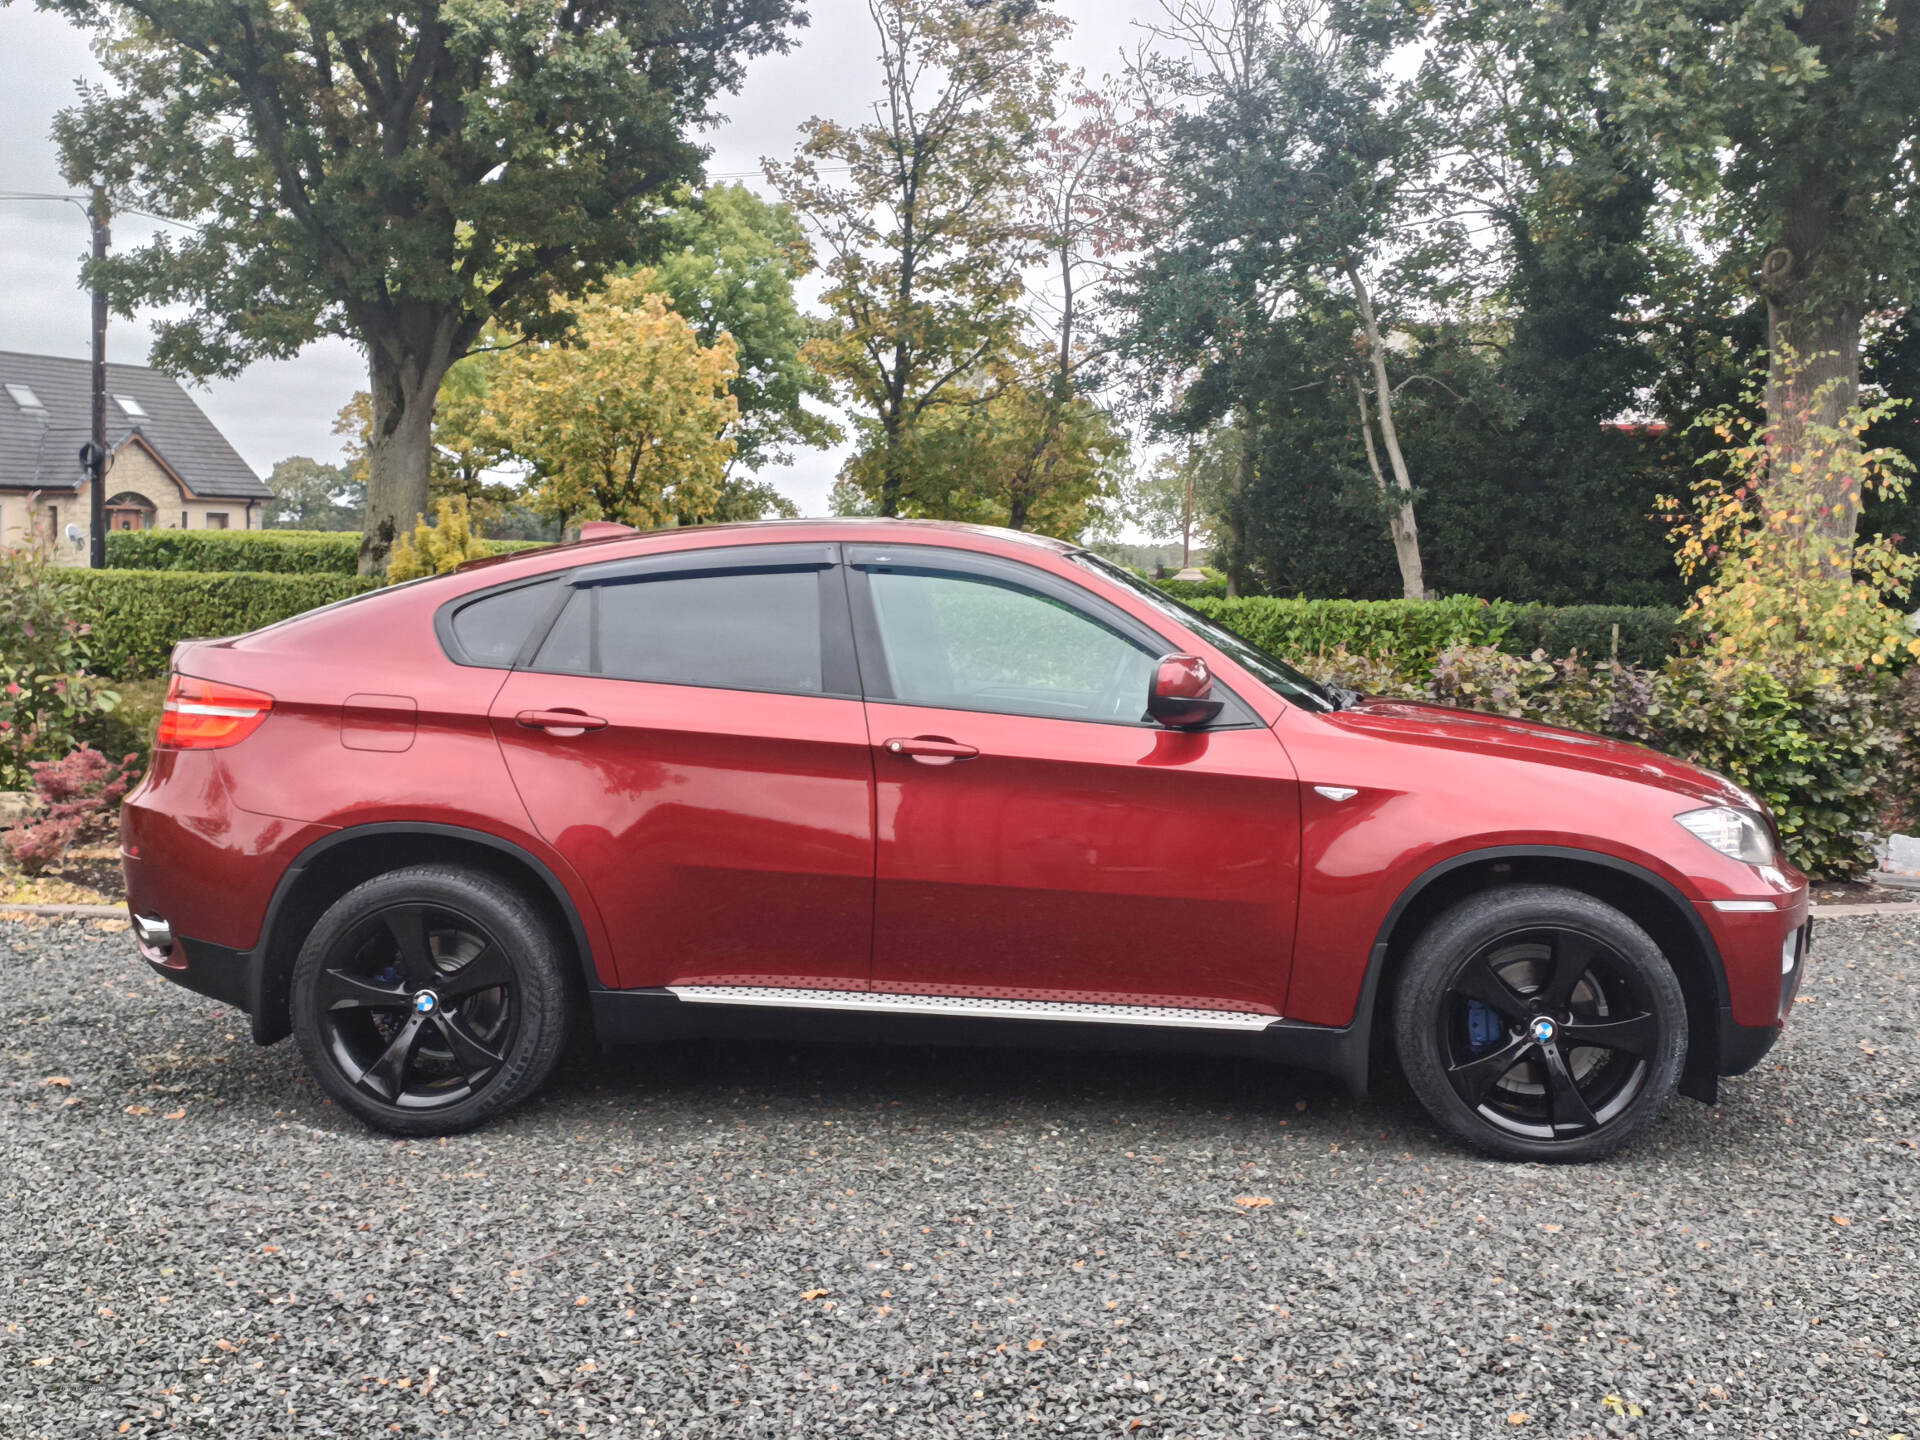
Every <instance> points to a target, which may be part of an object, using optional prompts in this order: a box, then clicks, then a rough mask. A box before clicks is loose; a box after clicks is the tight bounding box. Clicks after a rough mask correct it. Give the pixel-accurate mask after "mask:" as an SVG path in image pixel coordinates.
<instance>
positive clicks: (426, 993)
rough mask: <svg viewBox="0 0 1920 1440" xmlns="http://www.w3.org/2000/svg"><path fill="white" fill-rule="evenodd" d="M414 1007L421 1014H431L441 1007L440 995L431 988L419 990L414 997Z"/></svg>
mask: <svg viewBox="0 0 1920 1440" xmlns="http://www.w3.org/2000/svg"><path fill="white" fill-rule="evenodd" d="M413 1008H414V1010H415V1011H417V1012H418V1013H419V1014H422V1015H431V1014H432V1013H433V1012H434V1011H435V1010H437V1009H439V1008H440V997H439V996H438V995H436V994H434V993H433V991H431V990H421V991H417V992H416V993H415V994H414V997H413Z"/></svg>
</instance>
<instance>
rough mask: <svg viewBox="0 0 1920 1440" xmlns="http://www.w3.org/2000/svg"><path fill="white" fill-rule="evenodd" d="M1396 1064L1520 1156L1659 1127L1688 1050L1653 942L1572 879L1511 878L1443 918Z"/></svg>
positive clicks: (1596, 1150)
mask: <svg viewBox="0 0 1920 1440" xmlns="http://www.w3.org/2000/svg"><path fill="white" fill-rule="evenodd" d="M1394 1034H1395V1043H1396V1045H1397V1047H1398V1049H1399V1054H1400V1064H1401V1067H1402V1069H1404V1071H1405V1072H1406V1076H1407V1079H1408V1081H1409V1083H1410V1084H1411V1085H1412V1086H1413V1090H1414V1093H1415V1094H1416V1095H1418V1096H1419V1097H1420V1103H1421V1104H1423V1105H1424V1106H1426V1108H1427V1110H1428V1112H1429V1113H1430V1114H1431V1115H1432V1116H1433V1117H1434V1119H1436V1120H1438V1121H1439V1122H1440V1123H1441V1125H1443V1126H1445V1127H1446V1128H1447V1129H1448V1130H1449V1131H1451V1132H1452V1133H1453V1134H1455V1135H1457V1136H1459V1137H1460V1138H1461V1139H1463V1140H1465V1141H1467V1142H1468V1143H1469V1144H1471V1145H1475V1146H1478V1147H1479V1148H1481V1149H1483V1150H1487V1151H1489V1152H1491V1153H1493V1154H1495V1155H1498V1156H1501V1157H1502V1158H1505V1159H1512V1160H1597V1159H1599V1158H1601V1157H1602V1156H1605V1155H1609V1154H1612V1153H1613V1152H1614V1151H1615V1150H1617V1149H1619V1148H1620V1146H1622V1145H1624V1144H1626V1143H1627V1142H1628V1141H1629V1140H1631V1139H1632V1138H1633V1137H1634V1136H1636V1135H1638V1134H1639V1133H1640V1132H1641V1131H1642V1130H1644V1129H1646V1127H1647V1126H1648V1125H1650V1124H1651V1123H1652V1122H1653V1119H1654V1117H1655V1116H1656V1115H1658V1114H1659V1113H1660V1110H1661V1109H1662V1107H1664V1106H1665V1105H1666V1103H1667V1101H1668V1100H1669V1099H1670V1098H1672V1095H1673V1091H1674V1087H1675V1086H1676V1085H1677V1084H1678V1082H1679V1078H1680V1067H1681V1063H1682V1061H1683V1060H1684V1059H1685V1058H1686V1053H1687V1008H1686V1000H1685V997H1684V996H1683V995H1682V994H1681V991H1680V982H1679V980H1678V979H1677V978H1675V976H1674V973H1673V969H1672V967H1671V966H1670V965H1668V964H1667V961H1666V957H1665V956H1664V955H1662V954H1661V952H1660V947H1659V946H1658V945H1656V944H1654V942H1653V940H1652V939H1651V938H1650V937H1649V936H1648V935H1647V933H1646V931H1644V930H1642V929H1641V928H1640V927H1639V926H1638V925H1636V924H1634V922H1633V921H1632V920H1630V919H1628V918H1627V916H1625V915H1623V914H1621V912H1620V911H1618V910H1616V909H1614V908H1613V907H1612V906H1611V905H1607V904H1605V903H1603V902H1602V901H1599V900H1596V899H1594V898H1593V897H1592V896H1591V895H1586V894H1583V893H1581V892H1579V891H1577V890H1566V889H1561V888H1559V887H1557V886H1546V885H1516V886H1512V887H1508V888H1503V889H1498V890H1488V891H1484V892H1482V893H1480V894H1478V895H1473V896H1470V897H1468V898H1467V899H1465V900H1463V901H1461V902H1460V903H1459V904H1458V905H1456V906H1454V907H1453V909H1451V910H1449V911H1447V912H1446V913H1445V914H1443V915H1441V916H1440V918H1439V919H1437V920H1435V921H1434V922H1433V923H1432V924H1431V925H1430V926H1428V927H1427V929H1426V930H1425V931H1424V932H1423V933H1422V934H1421V936H1420V938H1419V939H1418V940H1417V941H1415V942H1414V946H1413V950H1412V952H1411V954H1410V955H1409V956H1408V958H1407V966H1406V969H1405V971H1404V972H1403V973H1402V975H1401V978H1400V987H1399V992H1398V994H1397V996H1396V997H1395V1004H1394Z"/></svg>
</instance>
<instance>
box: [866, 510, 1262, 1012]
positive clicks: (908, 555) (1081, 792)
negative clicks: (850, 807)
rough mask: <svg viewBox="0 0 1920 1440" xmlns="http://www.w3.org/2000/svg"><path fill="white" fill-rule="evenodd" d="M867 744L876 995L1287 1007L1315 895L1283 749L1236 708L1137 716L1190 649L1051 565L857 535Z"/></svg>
mask: <svg viewBox="0 0 1920 1440" xmlns="http://www.w3.org/2000/svg"><path fill="white" fill-rule="evenodd" d="M847 556H848V570H847V575H848V580H849V589H850V592H851V595H852V600H853V606H854V619H855V632H856V636H857V638H858V643H859V653H860V664H861V676H862V679H863V681H864V682H865V686H866V694H867V724H868V729H869V732H870V734H871V735H872V738H873V742H874V764H875V778H876V786H877V788H876V803H877V808H876V834H875V840H876V846H877V874H876V886H875V911H874V952H873V954H874V960H873V986H874V989H875V990H876V991H889V992H893V993H905V994H936V995H946V996H977V997H982V998H993V999H998V1000H1012V1001H1015V1002H1022V1001H1046V1002H1060V1001H1082V1002H1095V1003H1103V1004H1124V1005H1134V1006H1151V1007H1181V1008H1225V1009H1244V1010H1254V1011H1261V1012H1266V1013H1273V1014H1278V1013H1280V1005H1281V1001H1282V999H1283V998H1284V996H1285V994H1286V986H1287V974H1288V964H1289V958H1290V955H1291V950H1292V941H1293V923H1294V914H1295V907H1296V904H1297V894H1298V886H1299V849H1300V818H1299V816H1300V807H1299V797H1298V793H1297V785H1296V782H1295V778H1294V775H1293V771H1292V768H1291V766H1290V764H1289V762H1288V760H1287V757H1286V752H1285V751H1284V750H1283V749H1282V747H1281V745H1280V743H1279V741H1278V740H1277V739H1276V738H1275V736H1274V735H1273V733H1272V731H1271V730H1269V729H1268V728H1267V727H1266V726H1264V725H1262V724H1261V723H1260V722H1259V720H1258V718H1257V717H1256V716H1255V715H1254V714H1253V713H1252V711H1251V710H1249V709H1247V708H1246V707H1245V706H1244V705H1243V704H1242V703H1241V702H1239V701H1238V700H1230V704H1229V707H1228V709H1227V712H1226V713H1225V714H1224V715H1223V716H1222V718H1221V720H1220V721H1219V722H1217V723H1216V725H1215V726H1214V727H1212V728H1210V729H1208V730H1205V731H1201V732H1196V733H1187V732H1177V731H1171V730H1166V729H1163V728H1161V727H1160V726H1158V725H1157V724H1155V723H1153V722H1151V721H1149V720H1148V719H1147V718H1146V716H1145V708H1146V697H1147V686H1148V677H1149V675H1150V674H1151V672H1152V670H1153V667H1154V662H1155V660H1156V659H1157V658H1158V656H1159V655H1160V654H1162V653H1165V652H1167V651H1169V650H1172V649H1175V648H1176V647H1175V646H1172V645H1170V644H1168V643H1167V642H1166V641H1165V640H1164V639H1162V638H1161V637H1159V636H1157V635H1156V634H1154V632H1153V631H1151V630H1150V629H1148V628H1147V627H1145V626H1144V625H1142V624H1140V623H1139V622H1138V621H1136V620H1134V619H1133V618H1132V617H1130V616H1127V615H1126V614H1124V613H1123V612H1121V611H1119V610H1117V609H1115V608H1114V607H1111V606H1108V605H1107V604H1106V603H1105V602H1104V601H1102V600H1100V599H1099V598H1098V597H1097V596H1094V595H1092V594H1091V593H1090V592H1088V591H1087V590H1086V589H1084V588H1083V587H1080V586H1077V585H1074V584H1072V583H1071V582H1069V581H1067V580H1065V579H1063V578H1061V577H1059V576H1056V575H1052V574H1050V573H1048V572H1045V571H1042V570H1039V569H1038V568H1036V567H1032V566H1027V565H1021V564H1017V563H1014V562H1011V561H1006V560H1001V559H997V558H994V557H988V556H983V555H977V554H973V553H971V552H964V551H952V550H943V549H940V548H938V547H921V546H892V547H888V546H868V547H848V551H847Z"/></svg>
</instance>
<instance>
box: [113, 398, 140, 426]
mask: <svg viewBox="0 0 1920 1440" xmlns="http://www.w3.org/2000/svg"><path fill="white" fill-rule="evenodd" d="M113 403H114V404H116V405H118V406H119V407H120V409H121V412H122V413H123V414H127V415H131V416H132V417H133V418H134V419H136V420H144V419H146V418H147V407H146V406H144V405H142V404H141V403H140V402H139V401H138V400H136V399H134V398H133V396H131V395H116V396H114V397H113Z"/></svg>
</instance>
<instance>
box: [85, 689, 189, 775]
mask: <svg viewBox="0 0 1920 1440" xmlns="http://www.w3.org/2000/svg"><path fill="white" fill-rule="evenodd" d="M113 688H114V691H115V692H116V693H117V694H118V695H119V696H120V703H119V704H118V705H116V706H114V707H113V709H111V710H103V711H100V712H99V713H97V714H94V715H90V716H88V717H87V718H86V719H85V720H84V721H83V722H82V723H81V724H80V725H79V726H78V727H76V729H75V731H74V734H75V736H76V737H77V738H78V739H79V741H80V743H81V744H83V745H91V746H92V747H93V748H94V749H96V750H98V751H100V752H101V753H102V754H106V755H126V754H134V755H138V756H139V757H140V763H141V764H142V765H143V766H144V765H145V764H146V761H147V757H148V756H149V755H151V754H152V753H153V736H154V732H155V731H156V730H157V729H158V728H159V725H160V709H161V706H162V705H164V704H165V703H166V698H167V681H166V677H165V676H162V675H156V676H154V677H153V678H152V679H150V680H116V681H114V683H113Z"/></svg>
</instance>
